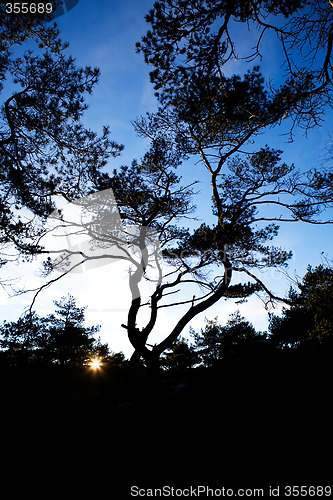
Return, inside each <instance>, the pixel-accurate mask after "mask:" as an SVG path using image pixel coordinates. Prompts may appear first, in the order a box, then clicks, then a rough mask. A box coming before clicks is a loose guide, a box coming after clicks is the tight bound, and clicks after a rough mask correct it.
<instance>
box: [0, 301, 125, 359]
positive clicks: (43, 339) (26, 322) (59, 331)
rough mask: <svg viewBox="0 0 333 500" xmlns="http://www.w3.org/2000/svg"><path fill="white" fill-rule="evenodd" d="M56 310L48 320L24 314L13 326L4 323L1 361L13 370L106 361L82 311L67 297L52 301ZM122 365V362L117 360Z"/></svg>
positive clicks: (0, 334) (105, 349)
mask: <svg viewBox="0 0 333 500" xmlns="http://www.w3.org/2000/svg"><path fill="white" fill-rule="evenodd" d="M54 304H55V306H56V310H55V312H54V313H53V314H49V315H48V316H47V317H44V318H42V317H39V316H38V315H37V314H36V313H33V314H27V315H25V316H23V317H22V318H20V319H19V320H18V321H16V322H6V321H5V322H4V323H3V325H2V327H1V328H0V337H1V349H2V350H3V354H4V356H3V358H4V359H5V360H6V361H7V362H8V363H9V364H10V365H12V366H19V365H22V364H23V365H26V364H29V363H42V364H43V365H44V366H45V365H51V366H52V365H54V364H59V365H62V366H65V365H66V366H81V367H82V366H83V365H84V364H86V363H87V362H88V360H89V359H91V358H92V357H99V358H101V360H107V359H108V356H109V354H110V353H109V350H108V346H107V344H101V342H100V340H99V339H96V338H94V335H96V333H97V332H98V331H99V327H98V326H92V327H86V326H84V321H85V318H84V311H85V309H86V308H85V307H77V306H76V301H75V299H74V297H72V296H71V295H68V296H67V297H62V298H61V299H60V301H54ZM119 361H121V359H119Z"/></svg>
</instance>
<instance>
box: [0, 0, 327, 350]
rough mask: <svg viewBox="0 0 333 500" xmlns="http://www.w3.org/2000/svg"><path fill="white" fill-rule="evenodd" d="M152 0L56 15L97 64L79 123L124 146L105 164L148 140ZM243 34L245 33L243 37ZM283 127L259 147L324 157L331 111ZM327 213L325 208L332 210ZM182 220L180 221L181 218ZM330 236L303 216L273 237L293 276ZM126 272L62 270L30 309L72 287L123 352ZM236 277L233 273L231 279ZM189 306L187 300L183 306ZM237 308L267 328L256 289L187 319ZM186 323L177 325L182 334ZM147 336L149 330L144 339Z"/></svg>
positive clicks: (166, 318) (28, 267)
mask: <svg viewBox="0 0 333 500" xmlns="http://www.w3.org/2000/svg"><path fill="white" fill-rule="evenodd" d="M152 5H153V0H140V1H139V2H138V1H137V0H125V1H122V2H121V1H119V0H111V1H110V0H99V1H98V2H89V1H88V0H80V1H79V3H78V4H77V5H76V6H75V7H74V8H73V9H72V10H71V11H69V12H68V13H66V14H65V15H63V16H61V17H59V18H58V19H57V23H58V25H59V28H60V32H61V37H62V39H63V40H67V41H68V42H69V44H70V45H69V49H68V52H69V53H70V54H71V55H72V56H73V57H75V58H76V60H77V64H78V65H82V66H84V65H92V66H97V67H99V68H100V69H101V78H100V82H99V84H98V85H97V86H96V87H95V89H94V92H93V95H92V96H88V98H87V103H88V104H89V109H88V110H87V112H86V114H85V117H84V120H83V122H84V124H85V125H86V126H87V127H89V128H91V129H92V130H96V131H97V132H101V131H102V126H103V125H109V126H110V129H111V137H112V139H114V140H115V141H117V142H118V143H120V144H124V146H125V150H124V152H123V153H122V155H121V156H120V157H119V158H116V159H111V160H110V162H109V166H108V168H109V169H110V170H112V169H113V168H115V167H117V166H119V165H122V164H124V165H125V164H130V162H131V161H132V160H133V159H134V158H140V157H141V156H142V155H143V154H144V152H145V150H146V147H147V143H146V142H145V141H143V140H142V139H141V138H138V137H136V135H135V132H134V129H133V127H132V125H131V121H132V120H134V119H136V118H138V117H139V116H140V115H143V114H145V113H146V112H147V111H150V112H151V111H154V110H155V108H156V100H155V97H154V91H153V88H152V85H151V84H150V82H149V69H150V68H149V67H148V66H147V65H145V63H144V60H143V56H142V55H141V54H136V52H135V43H136V42H137V41H139V40H140V38H141V36H142V35H143V34H145V32H146V30H147V26H148V25H147V24H146V22H145V20H144V15H145V14H146V13H147V12H148V10H149V9H150V8H151V7H152ZM249 43H250V39H248V40H247V39H246V40H244V44H246V45H247V44H249ZM264 50H265V51H267V54H269V57H268V62H265V61H267V58H266V59H265V57H264V60H263V65H264V64H265V65H266V66H265V67H263V70H264V73H265V74H266V73H268V74H269V75H271V76H272V78H273V79H274V78H275V79H278V75H279V72H280V71H281V68H280V63H279V58H278V55H277V51H276V47H275V45H274V41H272V40H271V39H268V40H267V45H266V46H265V49H264ZM230 68H231V71H232V72H238V71H239V72H242V66H241V63H235V67H233V66H230ZM286 130H287V128H284V127H282V126H281V127H276V128H275V129H273V130H271V131H268V132H265V133H264V134H263V135H262V136H260V137H259V138H258V139H257V140H256V147H257V148H259V147H261V146H263V145H265V144H268V145H269V146H271V147H274V148H280V149H282V150H284V154H283V156H282V159H283V161H285V162H286V163H295V165H296V167H297V168H299V169H300V170H303V169H304V170H308V169H310V168H313V167H318V166H320V165H321V163H322V162H323V161H324V160H325V152H326V148H327V144H328V143H329V139H330V138H329V134H330V133H331V132H332V131H333V121H332V112H330V113H327V116H326V119H325V123H324V124H323V126H322V127H321V128H320V129H316V130H311V131H310V132H309V135H308V137H305V136H304V135H303V133H302V131H299V132H297V133H296V136H295V141H294V142H293V143H292V144H289V143H287V137H286V136H282V134H283V133H285V132H286ZM178 173H179V174H180V175H182V177H183V181H184V184H188V183H190V182H192V181H194V180H199V185H198V189H199V190H200V191H201V192H200V193H199V194H198V195H197V196H196V198H195V200H194V202H195V204H196V205H197V209H198V213H197V215H198V217H199V218H200V219H202V220H203V221H206V222H209V216H210V193H209V191H208V190H206V188H205V181H206V180H207V179H208V178H206V177H205V172H204V171H203V170H201V169H200V170H199V168H198V166H197V165H196V164H195V162H194V161H191V160H190V161H189V162H187V163H186V164H185V165H184V167H183V169H181V170H179V172H178ZM331 217H332V213H331ZM184 225H186V222H185V223H184ZM332 242H333V228H332V227H331V226H325V225H323V226H320V225H319V226H314V225H306V224H304V223H297V224H295V223H286V224H284V225H281V229H280V233H279V236H278V237H277V238H276V240H275V241H274V244H276V245H282V246H284V247H285V248H286V249H287V250H292V251H293V253H294V256H293V259H292V261H291V263H290V266H289V273H290V274H291V276H294V275H295V273H297V275H298V276H303V275H304V273H305V271H306V267H307V265H308V264H311V265H312V266H315V265H318V264H320V263H321V262H322V258H323V254H324V255H327V256H328V258H330V259H332V257H333V255H332V252H331V246H332ZM39 268H40V264H39V263H38V262H35V263H29V264H23V265H21V266H12V267H8V268H7V267H5V268H4V272H5V273H6V274H7V276H8V277H11V276H13V277H14V276H17V277H19V276H21V280H20V282H19V284H18V285H17V286H20V287H22V286H26V288H33V287H35V286H36V284H37V283H38V282H39V279H38V278H37V275H36V273H38V269H39ZM125 278H126V272H125V269H124V268H122V266H119V265H118V264H117V265H115V264H112V265H109V266H105V267H101V268H97V269H95V270H93V271H90V272H87V273H81V274H69V275H68V276H66V277H65V278H64V279H62V280H60V281H59V282H58V283H56V284H54V285H52V286H51V287H49V288H48V289H46V290H44V291H43V292H42V293H41V294H40V295H39V296H38V299H37V301H36V304H35V307H34V309H35V310H36V312H37V313H38V314H40V315H44V314H45V315H46V314H49V313H50V312H52V311H53V304H52V301H53V300H59V298H60V297H61V296H63V295H66V294H67V293H71V294H72V295H73V296H74V297H75V298H76V300H77V304H78V305H79V306H85V305H87V306H88V309H87V312H86V324H87V325H95V324H100V325H101V332H100V335H101V338H102V340H103V341H104V342H108V344H109V347H110V349H111V350H113V351H120V350H122V351H123V352H124V353H125V355H130V353H131V352H132V348H131V346H130V344H129V341H128V339H127V336H126V331H125V330H124V329H123V328H121V326H120V325H121V323H126V311H127V306H128V304H129V303H130V293H129V290H128V285H127V282H126V279H125ZM235 282H236V279H235ZM265 283H266V284H268V285H269V286H270V287H271V288H272V291H273V292H275V293H278V294H280V295H285V294H286V292H287V290H288V288H289V286H290V283H289V282H288V281H286V279H285V278H284V277H283V276H281V275H277V273H276V272H271V271H268V272H267V275H266V276H265ZM31 299H32V294H31V293H30V294H24V295H20V296H17V297H12V298H9V297H7V295H6V294H5V292H3V291H2V294H1V302H0V320H1V321H3V320H8V321H13V320H16V319H18V317H19V316H20V314H22V312H23V311H24V309H25V308H26V307H28V306H29V305H30V303H31ZM187 307H188V306H187ZM236 309H239V310H240V311H241V313H242V314H243V315H244V316H245V317H246V318H247V319H248V320H249V321H251V322H252V323H253V325H254V326H255V327H256V328H257V329H258V330H264V329H267V319H268V314H267V311H266V310H265V309H264V306H263V303H262V302H261V301H260V300H259V299H258V298H256V297H254V298H251V299H250V300H249V301H248V302H247V303H245V304H238V305H237V304H235V301H234V300H228V301H224V300H222V301H221V302H220V303H219V304H217V305H215V306H214V307H212V308H211V309H209V310H207V311H205V313H203V314H201V315H199V316H197V317H196V318H195V319H194V320H193V321H192V322H191V326H192V327H194V328H195V329H196V330H199V329H200V328H202V327H203V326H204V318H205V317H208V318H210V319H212V318H214V317H215V316H218V319H219V321H220V322H221V323H224V322H225V321H226V320H227V319H228V316H229V314H230V313H232V312H234V311H235V310H236ZM184 310H186V306H185V309H183V308H182V306H178V307H176V308H166V309H161V310H160V316H159V320H158V329H157V331H158V334H157V335H158V336H160V335H161V336H163V333H164V332H165V333H166V332H168V331H170V326H172V325H174V324H175V323H176V321H177V319H178V318H180V317H181V314H182V311H184ZM188 331H189V329H188V328H186V329H185V330H184V332H183V334H184V336H186V335H187V334H188ZM151 342H152V343H154V338H152V340H151Z"/></svg>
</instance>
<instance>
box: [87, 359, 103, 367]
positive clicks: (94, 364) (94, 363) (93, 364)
mask: <svg viewBox="0 0 333 500" xmlns="http://www.w3.org/2000/svg"><path fill="white" fill-rule="evenodd" d="M89 366H90V368H91V369H92V370H98V369H99V368H101V366H102V363H101V362H100V360H99V359H98V358H94V359H92V360H91V361H90V363H89Z"/></svg>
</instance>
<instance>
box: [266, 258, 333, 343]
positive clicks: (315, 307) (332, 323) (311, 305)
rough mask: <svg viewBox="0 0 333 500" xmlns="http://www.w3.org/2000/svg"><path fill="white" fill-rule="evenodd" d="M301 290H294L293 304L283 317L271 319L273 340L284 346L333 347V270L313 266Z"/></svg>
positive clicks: (305, 277)
mask: <svg viewBox="0 0 333 500" xmlns="http://www.w3.org/2000/svg"><path fill="white" fill-rule="evenodd" d="M297 288H298V290H295V289H294V288H291V289H290V291H289V298H290V304H291V305H290V307H289V308H284V309H283V314H282V316H281V317H279V316H276V315H272V316H271V318H270V332H271V335H272V340H273V341H274V342H275V343H276V344H277V345H278V346H280V347H288V346H291V347H294V348H295V347H301V348H302V347H308V346H312V347H320V346H323V347H326V348H327V347H330V346H332V339H333V315H332V298H333V295H332V294H333V270H332V268H331V267H325V266H323V265H319V266H317V267H315V268H312V267H311V266H309V267H308V270H307V272H306V274H305V275H304V277H303V279H302V280H301V281H299V282H298V284H297Z"/></svg>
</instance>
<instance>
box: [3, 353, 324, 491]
mask: <svg viewBox="0 0 333 500" xmlns="http://www.w3.org/2000/svg"><path fill="white" fill-rule="evenodd" d="M279 363H280V362H279ZM1 378H2V411H1V415H2V418H1V429H2V460H3V464H2V468H1V470H2V476H3V481H5V480H6V479H7V478H9V477H13V479H11V484H12V487H13V488H14V491H15V488H19V487H21V486H22V485H24V489H25V491H26V493H27V492H28V491H30V489H32V491H35V490H37V489H38V488H39V487H40V486H42V485H44V484H45V486H43V487H44V488H46V489H45V492H48V491H51V490H52V491H53V489H57V488H59V489H61V488H65V490H66V491H69V488H70V487H72V488H73V492H75V493H76V497H79V495H78V492H79V490H81V489H82V490H83V491H84V492H85V493H87V492H88V490H89V489H90V488H91V489H92V490H94V489H95V490H96V491H100V492H103V496H104V495H105V494H107V495H108V498H127V497H128V498H130V494H129V492H130V486H131V485H139V486H141V487H142V488H153V487H162V486H163V485H170V486H174V487H185V486H187V487H188V486H190V485H193V486H195V485H200V484H205V485H209V486H210V487H216V488H221V487H222V486H225V487H237V488H241V487H243V488H253V487H255V488H263V487H265V486H267V485H273V486H275V485H282V484H286V483H287V484H291V485H304V484H305V485H311V484H315V485H316V484H320V485H327V484H331V483H332V479H333V477H332V476H333V474H332V456H331V455H332V444H333V443H332V411H333V410H332V404H331V400H332V386H331V367H330V364H329V363H328V360H326V361H325V362H315V363H314V362H313V360H312V362H311V363H309V361H308V360H302V362H299V363H297V364H295V363H294V362H293V363H288V360H284V363H282V364H281V363H280V364H279V369H278V370H277V368H276V366H274V363H273V365H272V363H271V362H269V363H267V364H266V366H263V365H256V364H255V363H249V364H248V365H247V366H242V367H241V368H239V367H238V368H235V367H233V368H230V367H227V368H225V367H224V368H223V369H221V368H219V369H216V370H209V369H196V370H193V371H192V372H190V373H188V374H186V375H184V374H182V375H180V374H176V375H175V376H173V377H171V376H169V377H164V378H163V379H162V381H161V384H160V385H159V387H158V388H156V387H150V386H149V384H147V381H146V380H144V379H142V380H141V381H140V382H139V383H137V384H135V385H133V384H132V383H131V382H129V380H128V379H127V375H125V371H124V370H118V371H117V370H113V371H111V372H109V373H105V372H104V373H102V372H101V373H95V374H92V373H87V371H82V370H81V371H77V370H76V371H75V370H72V371H71V370H69V371H67V372H66V373H65V372H61V371H58V372H57V373H56V372H54V371H53V372H52V373H50V372H47V371H46V372H45V370H42V371H41V369H37V368H36V369H34V370H31V369H30V370H28V371H26V370H25V371H19V370H16V372H15V374H13V372H12V373H11V374H10V373H9V372H8V370H6V371H3V373H2V374H1ZM62 485H64V486H62ZM116 493H117V494H116ZM96 495H97V493H96ZM119 495H120V496H119ZM44 497H45V496H44ZM46 498H48V495H46ZM84 498H85V497H84Z"/></svg>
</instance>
